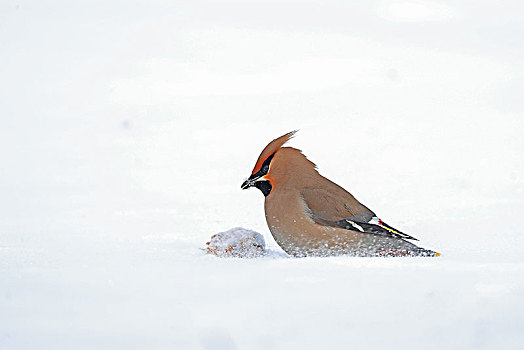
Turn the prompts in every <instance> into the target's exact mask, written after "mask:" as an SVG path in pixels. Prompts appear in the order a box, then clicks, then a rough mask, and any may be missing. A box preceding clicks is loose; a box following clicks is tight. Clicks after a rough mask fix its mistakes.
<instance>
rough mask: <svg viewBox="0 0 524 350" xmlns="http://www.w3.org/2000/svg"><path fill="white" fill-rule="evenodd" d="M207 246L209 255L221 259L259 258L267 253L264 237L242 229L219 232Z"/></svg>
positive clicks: (236, 228)
mask: <svg viewBox="0 0 524 350" xmlns="http://www.w3.org/2000/svg"><path fill="white" fill-rule="evenodd" d="M206 244H207V248H206V249H204V250H205V251H206V253H207V254H214V255H216V256H218V257H221V258H257V257H261V256H263V255H265V253H266V242H265V241H264V236H262V235H261V234H260V233H258V232H255V231H252V230H248V229H245V228H242V227H235V228H232V229H230V230H227V231H224V232H219V233H217V234H216V235H213V236H211V240H210V241H209V242H207V243H206Z"/></svg>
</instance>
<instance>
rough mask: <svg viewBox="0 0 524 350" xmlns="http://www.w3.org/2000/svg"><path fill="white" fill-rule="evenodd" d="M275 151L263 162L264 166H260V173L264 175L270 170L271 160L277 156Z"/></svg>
mask: <svg viewBox="0 0 524 350" xmlns="http://www.w3.org/2000/svg"><path fill="white" fill-rule="evenodd" d="M275 153H276V152H275ZM275 153H273V154H272V155H270V156H269V157H267V158H266V160H265V161H264V163H262V167H261V168H260V173H261V174H262V176H264V175H266V174H267V172H268V171H269V164H270V163H271V160H272V159H273V157H274V156H275Z"/></svg>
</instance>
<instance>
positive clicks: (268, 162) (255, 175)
mask: <svg viewBox="0 0 524 350" xmlns="http://www.w3.org/2000/svg"><path fill="white" fill-rule="evenodd" d="M295 133H296V130H295V131H291V132H288V133H287V134H285V135H282V136H280V137H279V138H276V139H274V140H273V141H271V142H270V143H269V144H268V145H267V146H266V147H265V148H264V149H263V150H262V153H260V156H259V157H258V159H257V162H256V163H255V167H254V168H253V171H252V172H251V175H250V176H249V178H248V179H247V180H246V181H244V182H243V183H242V186H241V187H242V189H243V190H245V189H248V188H250V187H256V188H258V189H259V190H260V191H262V193H263V194H264V196H266V197H267V196H268V195H269V193H270V192H271V188H272V184H271V176H270V175H269V171H270V169H271V166H272V161H273V159H274V158H275V155H276V154H277V152H278V151H279V150H280V148H281V147H282V146H283V145H284V144H285V143H286V142H288V141H289V140H290V139H291V138H292V137H293V136H294V135H295Z"/></svg>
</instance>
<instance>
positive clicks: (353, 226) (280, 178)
mask: <svg viewBox="0 0 524 350" xmlns="http://www.w3.org/2000/svg"><path fill="white" fill-rule="evenodd" d="M295 132H296V131H293V132H290V133H287V134H285V135H283V136H281V137H279V138H277V139H275V140H273V141H271V142H270V143H269V144H268V145H267V146H266V147H265V148H264V150H262V153H261V154H260V156H259V157H258V160H257V162H256V164H255V167H254V168H253V171H252V173H251V176H249V178H248V179H247V180H246V181H244V183H243V184H242V186H241V187H242V189H247V188H250V187H256V188H258V189H259V190H260V191H261V192H262V193H263V194H264V196H265V202H264V209H265V212H266V221H267V224H268V226H269V230H270V231H271V234H272V235H273V237H274V238H275V241H276V242H277V243H278V245H279V246H280V247H281V248H282V249H283V250H284V251H285V252H286V253H288V254H290V255H293V256H332V255H342V254H347V255H353V256H439V255H440V254H439V253H436V252H433V251H431V250H427V249H423V248H420V247H418V246H416V245H415V244H413V243H411V242H408V240H417V239H416V238H414V237H411V236H410V235H407V234H405V233H403V232H401V231H399V230H397V229H395V228H393V227H391V226H389V225H387V224H386V223H385V222H383V221H382V220H381V219H379V218H378V217H377V215H375V213H374V212H372V211H371V210H369V209H368V208H367V207H366V206H365V205H363V204H362V203H360V202H359V201H358V200H357V199H356V198H355V197H353V195H351V194H350V193H349V192H348V191H346V190H345V189H343V188H342V187H340V186H339V185H337V184H336V183H334V182H332V181H330V180H328V179H326V178H325V177H323V176H322V175H320V174H319V173H318V171H317V167H316V165H315V164H314V163H313V162H311V161H310V160H308V159H307V158H306V156H305V155H304V154H302V152H301V151H300V150H298V149H295V148H292V147H282V146H283V145H284V144H285V143H286V142H287V141H289V139H290V138H292V137H293V136H294V134H295Z"/></svg>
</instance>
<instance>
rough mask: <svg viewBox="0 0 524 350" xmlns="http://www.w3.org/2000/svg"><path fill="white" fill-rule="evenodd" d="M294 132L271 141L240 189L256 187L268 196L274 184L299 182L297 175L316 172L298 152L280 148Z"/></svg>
mask: <svg viewBox="0 0 524 350" xmlns="http://www.w3.org/2000/svg"><path fill="white" fill-rule="evenodd" d="M295 133H296V131H291V132H289V133H287V134H285V135H282V136H280V137H279V138H277V139H275V140H273V141H271V142H270V143H269V144H268V145H267V146H266V147H265V148H264V149H263V150H262V153H260V156H259V157H258V160H257V162H256V164H255V167H254V168H253V171H252V172H251V175H250V176H249V178H248V179H247V180H246V181H244V183H243V184H242V186H241V187H242V189H243V190H245V189H248V188H250V187H256V188H258V189H259V190H260V191H262V193H263V194H264V196H266V197H267V196H268V195H269V193H270V192H271V190H272V189H273V188H274V186H275V184H283V183H285V182H288V181H289V180H294V181H299V179H300V178H301V177H300V176H297V175H306V174H309V173H311V172H310V170H313V171H314V173H316V174H318V173H317V172H316V166H315V164H313V163H312V162H310V161H309V160H308V159H307V158H306V157H305V156H304V155H303V154H302V152H300V150H298V149H295V148H292V147H282V146H283V145H284V144H285V143H286V142H287V141H289V140H290V139H291V138H292V137H293V136H294V135H295Z"/></svg>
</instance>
